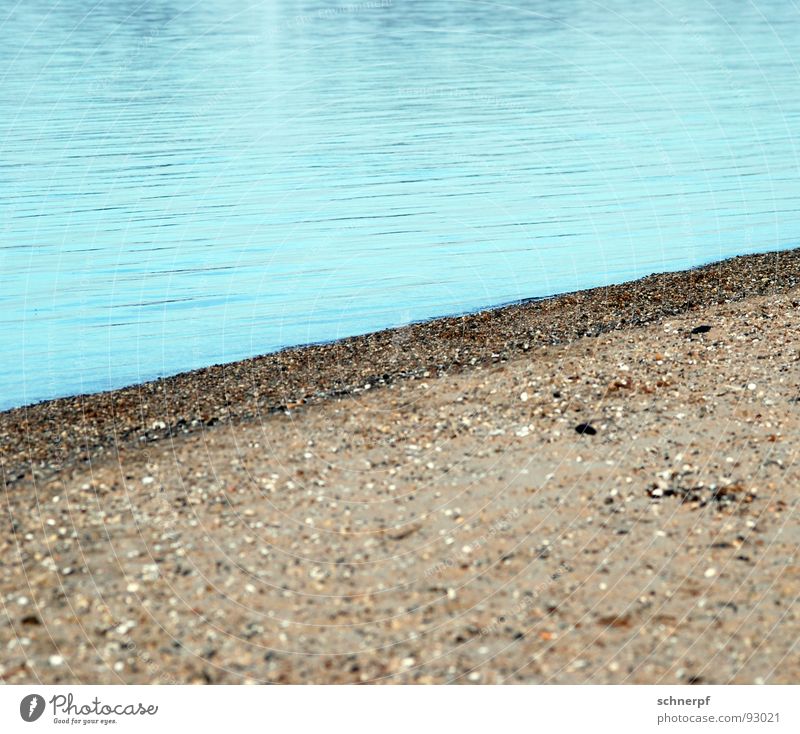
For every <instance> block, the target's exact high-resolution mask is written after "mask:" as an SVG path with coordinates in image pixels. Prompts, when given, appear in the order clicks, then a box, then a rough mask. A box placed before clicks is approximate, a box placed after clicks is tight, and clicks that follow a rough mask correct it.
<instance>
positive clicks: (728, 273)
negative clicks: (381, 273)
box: [0, 250, 800, 684]
mask: <svg viewBox="0 0 800 734" xmlns="http://www.w3.org/2000/svg"><path fill="white" fill-rule="evenodd" d="M798 360H800V251H798V250H795V251H789V252H782V253H778V254H769V255H758V256H748V257H742V258H736V259H733V260H728V261H725V262H723V263H718V264H714V265H710V266H707V267H704V268H700V269H697V270H692V271H687V272H683V273H672V274H663V275H656V276H651V277H649V278H645V279H643V280H640V281H636V282H634V283H628V284H623V285H619V286H613V287H609V288H602V289H596V290H592V291H585V292H581V293H576V294H569V295H565V296H559V297H557V298H552V299H547V300H543V301H532V302H529V303H523V304H516V305H512V306H508V307H505V308H501V309H496V310H492V311H486V312H481V313H478V314H473V315H468V316H461V317H453V318H448V319H439V320H436V321H432V322H428V323H425V324H418V325H414V326H410V327H406V328H403V329H398V330H392V331H386V332H380V333H378V334H372V335H367V336H363V337H356V338H352V339H347V340H343V341H340V342H335V343H332V344H328V345H319V346H313V347H307V348H299V349H293V350H286V351H284V352H281V353H278V354H274V355H267V356H265V357H260V358H257V359H253V360H247V361H245V362H240V363H236V364H234V365H226V366H219V367H213V368H209V369H206V370H200V371H197V372H193V373H186V374H184V375H179V376H177V377H173V378H168V379H165V380H160V381H157V382H153V383H148V384H146V385H141V386H136V387H131V388H127V389H124V390H119V391H115V392H111V393H105V394H99V395H91V396H79V397H75V398H68V399H63V400H56V401H51V402H48V403H42V404H39V405H35V406H30V407H27V408H20V409H16V410H12V411H7V412H5V413H2V414H0V458H1V462H2V466H1V471H2V475H0V476H2V483H3V490H4V492H3V498H4V509H5V523H4V527H5V530H4V532H3V534H2V536H0V543H2V555H1V556H0V557H1V558H2V565H1V566H0V599H2V602H3V604H2V610H3V613H2V615H0V651H2V652H0V678H2V680H4V681H5V682H8V683H34V682H42V683H149V682H162V683H195V682H196V683H244V682H275V683H298V682H317V683H363V682H374V683H449V682H452V683H491V684H494V683H687V682H689V683H758V682H766V683H789V682H796V675H797V670H799V669H800V650H799V649H798V646H797V629H798V624H799V621H798V605H797V598H798V593H800V558H798V544H799V543H800V527H798V523H797V514H796V513H797V509H798V495H797V491H796V490H797V486H798V484H800V466H798V463H797V452H798V437H800V372H799V371H798V370H799V366H800V362H799V361H798Z"/></svg>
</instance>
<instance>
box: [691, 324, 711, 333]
mask: <svg viewBox="0 0 800 734" xmlns="http://www.w3.org/2000/svg"><path fill="white" fill-rule="evenodd" d="M709 331H711V327H710V326H709V325H708V324H701V325H700V326H695V327H694V329H692V334H708V332H709Z"/></svg>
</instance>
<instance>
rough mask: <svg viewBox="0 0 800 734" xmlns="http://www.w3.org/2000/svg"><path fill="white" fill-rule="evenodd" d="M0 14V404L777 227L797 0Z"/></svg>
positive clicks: (460, 307)
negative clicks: (0, 82)
mask: <svg viewBox="0 0 800 734" xmlns="http://www.w3.org/2000/svg"><path fill="white" fill-rule="evenodd" d="M0 12H2V15H0V78H2V85H1V86H0V90H1V91H0V207H2V220H1V221H2V225H1V226H0V307H1V310H0V319H2V325H1V326H0V340H2V343H0V354H2V357H0V407H10V406H14V405H21V404H24V403H29V402H33V401H37V400H41V399H45V398H51V397H56V396H62V395H69V394H75V393H79V392H87V391H95V390H101V389H107V388H112V387H118V386H122V385H127V384H131V383H135V382H139V381H143V380H147V379H151V378H154V377H157V376H161V375H168V374H172V373H176V372H179V371H183V370H187V369H191V368H195V367H200V366H204V365H208V364H212V363H218V362H226V361H232V360H236V359H240V358H243V357H248V356H252V355H256V354H261V353H264V352H268V351H271V350H275V349H278V348H280V347H283V346H287V345H294V344H302V343H307V342H315V341H323V340H329V339H334V338H337V337H341V336H345V335H351V334H357V333H363V332H367V331H372V330H375V329H380V328H383V327H388V326H393V325H399V324H403V323H408V322H409V321H414V320H419V319H424V318H428V317H433V316H438V315H444V314H451V313H455V312H462V311H468V310H474V309H478V308H481V307H485V306H490V305H494V304H500V303H505V302H508V301H512V300H515V299H519V298H525V297H532V296H544V295H548V294H553V293H557V292H562V291H568V290H575V289H580V288H586V287H590V286H597V285H604V284H609V283H614V282H619V281H623V280H627V279H631V278H635V277H638V276H641V275H644V274H647V273H651V272H654V271H664V270H675V269H683V268H686V267H688V266H692V265H696V264H700V263H703V262H708V261H710V260H715V259H719V258H723V257H727V256H730V255H734V254H741V253H749V252H758V251H768V250H775V249H781V248H786V247H793V246H795V245H797V244H798V241H799V240H800V216H799V215H798V209H799V208H800V182H799V180H798V163H799V162H800V159H799V157H798V142H797V138H798V131H799V130H800V6H798V5H797V3H793V2H787V1H783V0H772V1H766V2H745V1H744V0H729V1H723V0H720V1H718V2H713V3H706V2H702V1H697V0H692V1H691V2H690V1H689V0H671V2H670V3H665V4H660V3H656V2H647V1H646V0H645V1H644V2H640V3H631V2H629V0H614V1H609V2H591V1H590V0H557V1H555V0H550V1H547V0H545V1H542V2H526V3H521V2H507V3H502V4H501V3H491V2H469V1H466V0H392V1H391V2H388V1H384V0H374V1H373V2H359V0H352V2H351V4H349V5H348V4H336V3H327V2H322V0H318V1H317V2H314V1H312V0H294V1H292V0H272V1H267V0H265V1H261V0H253V1H248V2H245V3H235V2H230V0H225V1H222V0H203V2H192V1H191V0H186V1H185V2H168V1H167V0H148V1H147V2H138V1H137V0H134V1H133V2H130V1H129V2H110V1H106V0H100V1H99V2H96V3H92V2H81V1H79V0H61V1H58V0H47V1H46V2H45V1H44V0H26V2H25V3H19V4H13V3H10V4H8V5H7V6H6V7H4V8H3V10H2V11H0Z"/></svg>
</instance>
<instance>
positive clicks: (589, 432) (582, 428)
mask: <svg viewBox="0 0 800 734" xmlns="http://www.w3.org/2000/svg"><path fill="white" fill-rule="evenodd" d="M575 431H576V433H579V434H581V435H582V436H583V435H586V436H594V435H595V434H596V433H597V429H596V428H595V427H594V426H593V425H592V424H591V423H578V425H577V426H575Z"/></svg>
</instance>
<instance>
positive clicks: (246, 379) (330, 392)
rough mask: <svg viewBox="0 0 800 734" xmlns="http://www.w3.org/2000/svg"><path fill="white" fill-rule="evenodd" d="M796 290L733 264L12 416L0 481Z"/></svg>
mask: <svg viewBox="0 0 800 734" xmlns="http://www.w3.org/2000/svg"><path fill="white" fill-rule="evenodd" d="M798 283H800V248H795V249H792V250H782V251H778V252H772V253H766V254H759V255H742V256H738V257H734V258H730V259H727V260H722V261H718V262H714V263H710V264H708V265H703V266H700V267H697V268H692V269H690V270H684V271H677V272H670V273H658V274H654V275H650V276H647V277H645V278H641V279H639V280H634V281H628V282H626V283H621V284H618V285H613V286H607V287H601V288H593V289H589V290H583V291H576V292H573V293H566V294H562V295H557V296H552V297H546V298H542V299H530V300H523V301H520V302H514V303H512V304H509V305H505V306H500V307H496V308H490V309H486V310H483V311H478V312H475V313H470V314H465V315H462V316H450V317H442V318H436V319H432V320H430V321H423V322H419V323H415V324H411V325H408V326H404V327H399V328H394V329H387V330H383V331H378V332H372V333H369V334H365V335H361V336H355V337H347V338H344V339H341V340H336V341H333V342H326V343H322V344H311V345H305V346H299V347H290V348H287V349H284V350H281V351H279V352H272V353H268V354H265V355H262V356H258V357H252V358H249V359H246V360H241V361H238V362H232V363H228V364H221V365H214V366H211V367H204V368H201V369H197V370H192V371H189V372H182V373H179V374H177V375H173V376H170V377H165V378H160V379H157V380H153V381H150V382H145V383H141V384H136V385H132V386H129V387H124V388H119V389H115V390H111V391H106V392H99V393H88V394H82V395H76V396H72V397H64V398H56V399H53V400H48V401H43V402H40V403H34V404H32V405H26V406H21V407H18V408H11V409H9V410H6V411H2V412H0V471H2V474H3V481H4V484H6V485H12V484H15V483H17V482H19V481H21V480H23V479H25V478H26V477H34V478H37V477H38V478H46V477H48V476H51V475H52V474H54V473H57V472H58V471H60V470H61V469H62V468H63V467H65V466H67V465H69V464H72V463H75V462H81V461H84V462H85V461H89V460H91V459H93V458H94V457H97V456H99V455H102V454H103V453H104V452H107V451H108V450H109V449H111V448H113V447H115V446H116V447H118V446H120V445H121V444H129V443H131V442H132V443H134V444H138V445H140V446H141V445H146V444H150V443H152V442H154V441H159V440H162V439H165V438H170V437H174V436H177V435H183V434H190V433H192V432H195V431H198V430H203V429H205V428H207V427H210V426H213V425H216V424H218V423H228V422H231V421H233V422H237V421H248V420H253V419H259V418H261V417H263V416H264V415H269V414H274V413H282V412H286V411H291V410H294V409H297V408H301V407H302V406H305V405H310V404H314V403H318V402H320V401H324V400H326V399H329V398H336V397H342V396H346V395H355V394H358V393H360V392H364V391H365V390H367V389H371V388H373V387H381V386H385V385H387V384H391V383H395V382H398V381H402V380H406V379H414V378H419V377H423V376H424V377H427V376H431V375H434V374H435V375H437V376H441V375H444V374H448V373H451V372H454V373H457V372H459V371H461V370H465V369H470V368H472V367H476V366H479V365H486V364H492V363H496V362H502V361H505V360H507V359H509V358H511V357H513V356H514V355H518V354H522V353H527V352H530V351H531V350H533V349H535V348H536V347H539V346H546V345H554V344H564V343H568V342H570V341H574V340H576V339H579V338H582V337H585V336H599V335H600V334H604V333H607V332H609V331H613V330H616V329H621V328H631V327H639V326H645V325H647V324H650V323H653V322H654V321H656V320H658V319H661V318H665V317H669V316H675V315H678V314H682V313H685V312H687V311H691V310H693V309H698V308H702V307H705V306H710V305H714V304H719V303H725V302H732V301H738V300H741V299H744V298H747V297H749V296H757V295H765V294H769V293H779V292H782V291H785V290H788V289H790V288H792V287H794V286H796V285H797V284H798Z"/></svg>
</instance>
